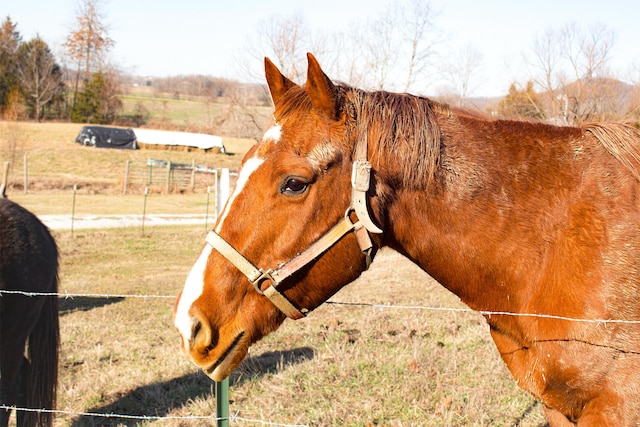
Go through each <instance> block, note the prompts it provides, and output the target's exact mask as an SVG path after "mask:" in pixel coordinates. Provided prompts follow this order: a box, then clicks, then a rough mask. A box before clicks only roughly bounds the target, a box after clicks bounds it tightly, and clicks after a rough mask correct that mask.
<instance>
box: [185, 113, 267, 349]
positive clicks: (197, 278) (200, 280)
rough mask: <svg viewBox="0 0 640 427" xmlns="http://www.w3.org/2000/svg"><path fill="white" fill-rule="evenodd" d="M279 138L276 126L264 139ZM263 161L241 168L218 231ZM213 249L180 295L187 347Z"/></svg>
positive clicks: (197, 264)
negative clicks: (194, 309) (196, 303)
mask: <svg viewBox="0 0 640 427" xmlns="http://www.w3.org/2000/svg"><path fill="white" fill-rule="evenodd" d="M279 138H280V127H279V126H274V127H272V128H271V129H269V130H268V131H267V132H266V133H265V136H264V138H263V140H265V141H266V140H270V141H272V142H277V141H278V139H279ZM263 163H264V159H262V158H259V157H252V158H250V159H249V160H247V161H246V162H245V163H244V165H243V166H242V169H241V170H240V175H239V176H238V181H237V183H236V187H235V190H234V191H233V194H232V195H231V196H230V197H229V200H228V201H227V203H226V205H225V208H224V211H223V212H222V214H221V215H220V220H219V221H218V225H217V226H216V232H218V233H219V232H220V230H221V228H222V224H223V223H224V221H225V219H226V218H227V216H228V215H229V211H230V210H231V207H232V205H233V203H234V202H235V200H236V198H237V197H238V195H239V194H240V193H241V192H242V190H243V189H244V188H245V186H246V185H247V182H249V178H250V177H251V175H253V173H254V172H255V171H256V170H258V168H259V167H260V165H262V164H263ZM211 251H212V248H211V246H209V245H205V247H204V249H203V250H202V253H201V254H200V256H199V257H198V259H197V260H196V262H195V264H194V265H193V267H192V268H191V271H190V272H189V275H188V276H187V280H186V282H185V284H184V289H183V290H182V295H181V296H180V301H179V302H178V307H177V309H176V315H175V321H174V324H175V327H176V328H177V329H178V331H179V332H180V334H181V335H182V338H183V340H184V343H185V346H187V348H188V345H189V344H188V343H189V340H190V338H191V332H192V328H193V319H192V317H191V315H190V314H189V310H190V309H191V306H192V305H193V303H194V302H195V301H196V300H197V299H198V298H200V295H202V293H203V291H204V274H205V271H206V268H207V261H208V259H209V255H211Z"/></svg>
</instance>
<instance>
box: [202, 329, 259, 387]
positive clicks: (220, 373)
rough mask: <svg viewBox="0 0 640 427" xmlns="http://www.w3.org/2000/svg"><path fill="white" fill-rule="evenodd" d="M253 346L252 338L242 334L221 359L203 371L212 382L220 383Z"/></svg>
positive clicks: (244, 333)
mask: <svg viewBox="0 0 640 427" xmlns="http://www.w3.org/2000/svg"><path fill="white" fill-rule="evenodd" d="M250 345H251V337H250V335H249V334H247V333H246V332H245V331H242V332H240V333H239V334H238V335H237V336H236V337H235V338H234V339H233V341H232V342H231V344H229V346H228V347H227V348H226V349H225V350H224V351H223V353H222V354H221V355H220V358H218V360H217V361H216V362H215V363H214V364H213V365H211V366H210V367H208V368H205V367H203V368H202V371H203V372H204V373H205V374H206V375H207V376H208V377H209V378H211V379H212V380H214V381H216V382H220V381H222V380H224V379H225V378H227V377H228V376H229V375H230V374H231V372H233V371H234V370H235V369H236V368H237V367H238V366H239V365H240V364H241V363H242V361H243V360H244V359H245V357H246V356H247V353H248V352H249V346H250Z"/></svg>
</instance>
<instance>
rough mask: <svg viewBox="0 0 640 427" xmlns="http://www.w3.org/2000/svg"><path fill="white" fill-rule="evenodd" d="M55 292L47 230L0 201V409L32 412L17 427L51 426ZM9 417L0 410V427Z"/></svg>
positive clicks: (54, 253)
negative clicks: (2, 407)
mask: <svg viewBox="0 0 640 427" xmlns="http://www.w3.org/2000/svg"><path fill="white" fill-rule="evenodd" d="M57 291H58V249H57V246H56V243H55V241H54V239H53V237H52V236H51V234H50V233H49V230H48V229H47V227H45V226H44V225H43V224H42V222H40V220H38V218H36V217H35V216H34V215H33V214H31V213H30V212H28V211H27V210H26V209H24V208H22V207H20V206H18V205H17V204H15V203H12V202H10V201H8V200H6V199H0V292H1V294H0V404H2V405H4V406H5V408H7V407H11V406H15V407H19V408H27V409H34V410H35V411H18V412H17V415H16V417H17V425H18V427H23V426H24V427H31V426H40V427H45V426H51V425H52V420H53V415H52V413H51V412H50V410H52V409H54V407H55V400H56V386H57V377H58V347H59V344H58V343H59V327H58V297H57V296H56V295H55V293H56V292H57ZM41 293H44V294H49V293H53V294H54V295H38V294H41ZM29 294H33V295H29ZM25 344H26V353H25ZM41 409H46V410H48V412H41V411H38V410H41ZM10 414H11V410H10V409H1V410H0V426H6V425H7V423H8V422H9V416H10Z"/></svg>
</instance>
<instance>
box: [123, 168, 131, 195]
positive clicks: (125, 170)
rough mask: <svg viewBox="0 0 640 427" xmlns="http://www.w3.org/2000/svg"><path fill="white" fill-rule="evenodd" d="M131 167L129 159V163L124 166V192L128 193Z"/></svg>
mask: <svg viewBox="0 0 640 427" xmlns="http://www.w3.org/2000/svg"><path fill="white" fill-rule="evenodd" d="M130 167H131V160H127V164H126V166H125V168H124V188H123V189H122V194H127V183H128V182H129V168H130Z"/></svg>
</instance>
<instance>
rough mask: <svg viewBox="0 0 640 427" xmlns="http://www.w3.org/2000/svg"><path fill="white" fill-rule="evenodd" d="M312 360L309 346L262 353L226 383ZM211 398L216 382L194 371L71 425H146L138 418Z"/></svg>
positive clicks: (121, 399)
mask: <svg viewBox="0 0 640 427" xmlns="http://www.w3.org/2000/svg"><path fill="white" fill-rule="evenodd" d="M314 357H315V350H314V349H312V348H310V347H301V348H296V349H293V350H286V351H276V352H268V353H264V354H261V355H259V356H256V357H251V358H249V359H247V360H245V362H244V363H243V364H242V366H241V367H240V368H239V369H238V370H237V372H234V373H233V374H232V375H231V377H230V379H229V383H230V386H231V387H233V386H234V385H239V384H242V383H243V382H245V381H249V380H255V379H259V378H261V377H263V376H265V375H270V374H275V373H277V372H278V371H279V370H282V369H286V367H287V366H290V365H295V364H298V363H303V362H305V361H307V360H311V359H313V358H314ZM213 396H215V383H214V382H213V381H211V380H210V379H209V378H208V377H207V376H206V375H205V374H204V373H202V372H201V371H197V372H195V373H192V374H188V375H184V376H182V377H179V378H174V379H171V380H169V381H165V382H160V383H154V384H149V385H143V386H140V387H138V388H136V389H134V390H131V391H130V392H128V393H126V394H122V395H121V396H118V399H117V400H116V401H115V402H113V403H112V404H109V405H105V406H99V407H94V408H91V409H89V410H87V412H89V413H92V414H93V413H97V414H109V415H111V416H109V417H100V416H93V415H92V416H89V415H86V416H80V417H79V418H76V419H75V420H74V421H73V424H72V426H74V427H85V426H86V427H88V426H92V427H94V426H139V425H146V424H145V423H148V422H149V420H144V419H141V417H145V416H147V417H164V416H166V415H167V414H169V413H170V412H171V411H172V410H174V409H176V408H181V407H182V406H184V405H185V404H186V403H187V402H190V401H193V400H196V399H198V398H203V399H207V398H209V397H213ZM117 415H128V416H133V417H136V418H131V419H129V418H124V417H118V416H117ZM194 415H198V416H202V415H205V416H206V415H211V416H215V405H213V407H212V413H211V414H194ZM212 422H213V421H212Z"/></svg>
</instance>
